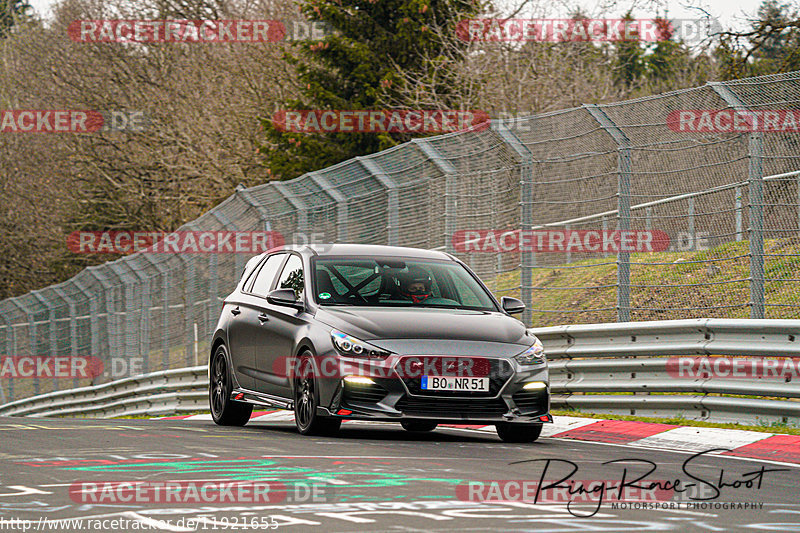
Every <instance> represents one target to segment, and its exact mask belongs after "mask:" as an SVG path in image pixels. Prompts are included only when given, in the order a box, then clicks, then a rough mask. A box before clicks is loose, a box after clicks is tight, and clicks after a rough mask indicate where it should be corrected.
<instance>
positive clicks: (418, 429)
mask: <svg viewBox="0 0 800 533" xmlns="http://www.w3.org/2000/svg"><path fill="white" fill-rule="evenodd" d="M400 425H401V426H403V429H405V430H406V431H413V432H414V433H425V432H428V431H433V430H434V429H436V426H438V425H439V424H437V423H436V422H429V421H427V420H403V421H402V422H400Z"/></svg>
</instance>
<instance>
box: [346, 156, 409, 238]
mask: <svg viewBox="0 0 800 533" xmlns="http://www.w3.org/2000/svg"><path fill="white" fill-rule="evenodd" d="M356 159H357V160H358V162H359V163H360V164H361V166H362V167H364V170H366V171H367V172H369V173H370V175H372V177H374V178H375V179H376V180H378V182H379V183H380V184H381V185H383V187H384V188H385V189H386V191H387V192H386V195H387V204H388V205H387V210H388V213H387V215H386V244H387V245H389V246H398V245H399V244H400V193H399V191H398V190H397V183H395V181H394V180H393V179H392V178H390V177H389V175H388V174H387V173H386V172H384V171H383V169H382V168H381V167H380V166H379V165H378V163H376V162H375V160H374V159H372V158H371V157H356Z"/></svg>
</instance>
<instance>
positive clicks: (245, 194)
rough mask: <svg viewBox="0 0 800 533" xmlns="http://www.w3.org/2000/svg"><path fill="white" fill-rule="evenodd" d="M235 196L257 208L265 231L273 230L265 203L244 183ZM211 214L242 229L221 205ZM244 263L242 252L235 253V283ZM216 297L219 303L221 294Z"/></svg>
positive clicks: (226, 223) (249, 206) (226, 225)
mask: <svg viewBox="0 0 800 533" xmlns="http://www.w3.org/2000/svg"><path fill="white" fill-rule="evenodd" d="M233 196H234V198H236V199H238V200H240V201H242V202H244V203H245V204H246V205H247V209H250V208H251V207H252V208H254V209H255V210H256V212H258V218H259V220H260V221H262V222H263V223H264V231H271V230H272V228H271V226H270V223H269V216H268V213H267V211H266V209H265V208H264V206H263V205H260V204H257V203H256V201H255V200H254V199H253V196H252V195H251V194H250V192H249V191H247V189H245V188H244V187H243V186H242V185H239V186H237V187H236V191H235V192H234V193H233ZM211 215H212V216H213V217H214V218H216V219H217V220H218V221H219V223H220V224H222V227H224V228H225V229H226V230H227V229H230V230H233V231H239V229H240V228H239V226H238V225H236V224H235V223H234V222H233V221H232V220H231V219H230V218H228V217H227V216H226V215H225V214H224V213H222V210H221V209H220V208H219V207H216V208H214V209H212V210H211ZM244 264H246V262H245V261H244V258H243V257H242V254H237V253H234V254H233V270H234V272H233V276H232V277H233V282H234V283H237V282H238V281H239V278H240V277H241V275H242V270H244ZM214 298H216V301H215V303H216V304H217V305H218V304H219V302H220V301H221V299H220V295H219V294H215V295H214ZM217 309H219V307H217Z"/></svg>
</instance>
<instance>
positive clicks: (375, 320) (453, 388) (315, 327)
mask: <svg viewBox="0 0 800 533" xmlns="http://www.w3.org/2000/svg"><path fill="white" fill-rule="evenodd" d="M523 310H524V305H523V304H522V302H520V301H519V300H517V299H515V298H509V297H503V298H502V299H501V301H500V302H498V301H497V300H496V299H495V298H494V296H493V295H492V293H491V292H490V291H489V290H488V289H487V288H486V286H485V285H484V284H483V283H482V282H481V280H480V279H479V278H478V276H476V275H475V274H474V273H473V272H472V271H471V270H470V269H469V268H468V267H467V266H466V265H465V264H464V263H462V262H461V261H459V260H458V259H456V258H455V257H453V256H452V255H449V254H446V253H442V252H436V251H428V250H419V249H414V248H400V247H392V246H371V245H352V244H332V245H316V246H300V247H286V248H282V249H280V250H274V251H270V252H267V253H265V254H262V255H259V256H257V257H254V258H252V259H251V260H250V261H249V262H248V264H247V266H246V267H245V269H244V273H243V275H242V278H241V281H240V282H239V283H238V285H237V287H236V289H235V290H234V291H233V292H232V293H231V294H230V295H229V296H228V297H227V298H226V299H225V303H224V306H223V309H222V314H221V316H220V319H219V323H218V325H217V328H216V330H215V332H214V336H213V339H212V342H211V346H212V348H211V357H210V360H209V382H210V384H209V401H210V404H211V413H212V416H213V418H214V421H215V422H216V423H217V424H221V425H239V426H241V425H244V424H246V423H247V421H248V420H249V418H250V415H251V412H252V410H253V406H254V405H259V406H266V407H272V408H281V409H291V410H294V414H295V423H296V425H297V429H298V430H299V431H300V433H302V434H330V433H333V432H335V431H337V430H338V429H339V427H340V425H341V423H342V421H343V420H377V421H396V422H400V423H401V424H402V426H403V427H404V428H405V429H407V430H409V431H432V430H433V429H435V428H436V426H437V425H438V424H443V423H444V424H487V425H489V424H493V425H495V426H496V428H497V433H498V435H499V436H500V438H501V439H503V440H504V441H508V442H532V441H534V440H536V439H537V438H538V437H539V435H540V433H541V431H542V424H543V423H545V422H552V417H551V416H550V413H549V409H550V394H549V381H548V371H547V359H546V357H545V354H544V349H543V347H542V343H541V342H540V341H539V339H537V338H536V336H534V335H533V334H532V333H531V332H530V330H528V329H526V328H525V326H524V325H523V324H522V322H520V321H519V320H517V319H515V318H513V317H512V316H511V315H513V314H516V313H521V312H522V311H523Z"/></svg>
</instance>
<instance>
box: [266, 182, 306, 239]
mask: <svg viewBox="0 0 800 533" xmlns="http://www.w3.org/2000/svg"><path fill="white" fill-rule="evenodd" d="M270 184H271V185H272V186H273V187H275V190H276V191H278V192H279V193H280V194H281V196H283V197H284V198H286V201H287V202H289V203H290V204H292V207H294V208H295V210H296V211H297V231H300V232H302V233H304V234H305V236H306V237H307V236H308V206H307V205H306V203H305V202H304V201H303V200H302V199H300V198H299V197H298V196H297V195H296V194H294V193H293V192H292V191H290V190H289V187H287V186H286V184H285V183H281V182H280V181H271V182H270ZM292 243H294V238H293V239H292Z"/></svg>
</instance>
